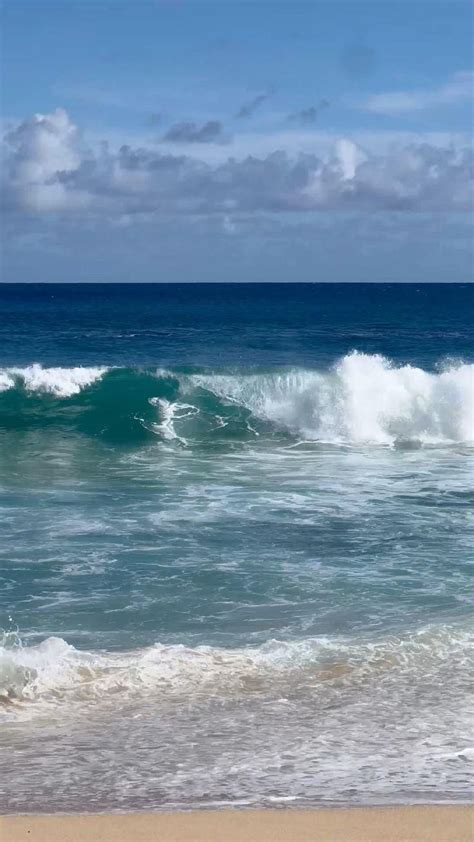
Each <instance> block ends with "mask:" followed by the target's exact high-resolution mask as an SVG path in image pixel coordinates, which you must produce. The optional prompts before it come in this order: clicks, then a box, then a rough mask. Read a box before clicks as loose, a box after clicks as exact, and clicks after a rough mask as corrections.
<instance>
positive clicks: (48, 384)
mask: <svg viewBox="0 0 474 842" xmlns="http://www.w3.org/2000/svg"><path fill="white" fill-rule="evenodd" d="M107 371H108V369H107V368H106V367H104V366H96V367H85V366H76V367H74V368H59V367H58V368H43V367H42V366H41V365H39V364H38V363H33V364H32V365H29V366H26V367H25V368H8V369H4V370H2V371H0V391H6V390H8V389H12V388H14V387H15V386H16V385H17V384H19V385H20V386H23V388H24V389H25V390H26V391H27V392H44V393H48V394H51V395H54V396H55V397H58V398H68V397H71V396H72V395H77V394H79V392H80V391H81V390H82V389H84V388H86V387H87V386H91V385H92V384H93V383H95V382H96V381H97V380H100V378H101V377H103V375H104V374H105V373H106V372H107Z"/></svg>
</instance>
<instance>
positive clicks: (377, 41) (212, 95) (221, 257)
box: [2, 0, 473, 282]
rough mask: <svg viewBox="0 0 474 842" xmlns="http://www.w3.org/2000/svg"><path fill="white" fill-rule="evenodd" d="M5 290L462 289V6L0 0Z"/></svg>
mask: <svg viewBox="0 0 474 842" xmlns="http://www.w3.org/2000/svg"><path fill="white" fill-rule="evenodd" d="M2 65H3V68H2V69H3V81H2V124H3V127H2V133H3V136H4V144H3V155H4V166H3V172H4V181H5V183H4V190H3V193H4V210H3V212H4V224H3V231H4V253H3V267H2V279H3V280H5V281H36V280H39V281H47V280H53V281H72V280H80V281H87V280H91V281H99V280H106V281H114V280H117V281H125V280H126V281H130V280H137V281H139V280H143V281H153V280H156V281H193V280H199V281H206V280H209V281H217V280H228V281H239V280H251V281H257V280H263V281H268V280H278V281H284V280H294V281H297V280H302V281H311V280H312V281H331V280H337V281H346V280H347V281H350V280H356V281H360V280H370V281H378V280H380V281H417V282H420V281H429V280H433V281H466V280H471V273H472V228H471V225H472V215H471V213H470V207H471V204H470V202H471V196H472V193H471V192H470V178H472V146H471V140H470V133H471V130H472V116H473V111H472V81H473V79H472V6H471V4H470V3H464V2H456V0H450V2H442V0H431V2H430V0H423V2H419V3H416V2H415V3H409V2H408V0H407V1H406V2H405V0H400V2H388V0H378V2H371V3H365V2H358V1H357V0H351V2H338V0H333V2H329V0H328V2H304V3H298V2H291V3H287V2H284V0H275V2H271V0H267V2H262V3H258V2H241V3H234V2H230V0H221V2H219V3H207V2H199V0H163V2H159V0H149V2H145V0H135V2H134V3H132V2H130V0H128V2H124V0H115V1H114V2H107V3H105V2H101V1H100V0H95V2H92V0H91V1H90V2H87V3H84V2H81V3H79V2H71V0H62V2H55V3H52V2H48V0H44V2H38V0H37V2H35V3H33V2H24V0H15V2H11V0H6V2H5V3H4V10H3V60H2Z"/></svg>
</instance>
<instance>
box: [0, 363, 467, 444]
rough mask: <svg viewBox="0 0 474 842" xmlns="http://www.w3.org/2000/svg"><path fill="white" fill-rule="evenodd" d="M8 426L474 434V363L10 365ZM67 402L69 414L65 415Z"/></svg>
mask: <svg viewBox="0 0 474 842" xmlns="http://www.w3.org/2000/svg"><path fill="white" fill-rule="evenodd" d="M0 392H1V395H0V425H2V424H9V425H10V426H13V425H14V424H15V423H18V424H19V425H20V426H21V425H25V424H27V423H28V419H29V421H30V422H31V423H34V424H36V425H39V424H41V421H42V419H43V420H46V421H47V423H49V424H54V423H61V424H75V425H76V426H77V427H78V428H79V429H80V430H81V431H83V432H87V433H90V434H94V435H105V436H107V435H111V436H112V437H114V436H115V438H118V439H122V440H124V441H127V440H130V442H134V441H135V442H136V441H141V440H143V439H146V438H153V437H159V438H161V439H163V440H167V441H170V440H173V439H174V440H176V441H177V442H178V443H181V444H184V445H186V444H189V443H196V442H204V441H209V440H220V439H229V438H231V439H237V440H238V439H249V438H250V439H255V438H258V437H264V438H265V437H273V438H274V437H275V436H277V437H280V438H281V437H282V436H283V437H287V438H288V437H293V438H294V437H296V438H297V439H298V440H301V439H304V440H309V441H316V442H317V441H320V442H329V443H333V444H370V443H375V444H380V445H391V444H397V443H404V442H419V443H422V444H440V443H442V444H445V443H453V442H472V441H473V439H474V365H472V364H466V363H462V362H457V363H450V364H447V363H446V364H444V365H443V366H442V367H440V369H439V370H438V371H434V372H432V371H425V370H423V369H421V368H417V367H414V366H411V365H403V366H399V365H395V364H394V363H392V362H391V361H390V360H388V359H386V358H384V357H382V356H380V355H368V354H362V353H358V352H353V353H351V354H349V355H347V356H345V357H343V358H342V359H341V360H340V361H339V362H338V363H337V364H335V365H334V366H333V367H332V368H331V369H329V370H311V369H279V370H276V371H275V370H273V371H253V372H249V371H235V370H234V371H231V372H209V371H203V372H196V371H194V372H190V371H182V370H181V371H166V370H157V371H146V370H138V369H133V370H131V369H107V368H104V367H92V368H81V367H77V368H42V367H41V366H40V365H38V364H34V365H31V366H28V367H26V368H22V369H19V368H9V369H3V370H1V371H0ZM65 403H66V404H67V407H68V412H67V413H65V412H64V406H65Z"/></svg>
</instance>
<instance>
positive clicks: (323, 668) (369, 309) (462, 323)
mask: <svg viewBox="0 0 474 842" xmlns="http://www.w3.org/2000/svg"><path fill="white" fill-rule="evenodd" d="M473 315H474V286H467V285H465V286H462V285H454V284H453V285H450V284H437V285H430V284H424V285H416V284H406V285H383V284H347V285H343V284H341V285H340V284H314V285H313V284H310V285H299V284H295V285H293V284H280V285H273V284H255V285H251V284H248V285H246V284H228V285H226V284H215V285H202V284H188V285H148V286H147V285H140V284H130V285H129V284H126V285H113V286H109V285H100V284H99V285H75V284H64V285H35V284H31V285H8V284H4V285H2V286H0V509H1V512H0V627H1V628H2V629H3V632H2V639H1V644H2V645H1V648H0V749H1V750H0V809H1V811H2V812H22V813H28V812H55V811H58V812H75V811H92V812H93V811H121V810H127V811H128V810H140V809H149V810H154V809H155V810H159V809H188V808H196V807H202V808H205V807H211V806H223V805H228V806H243V805H246V806H268V805H272V806H278V805H285V806H295V807H299V806H309V805H318V804H328V805H330V804H396V803H415V802H430V801H434V802H463V801H468V800H470V798H471V796H472V784H473V779H472V763H473V760H474V747H473V734H472V722H473V711H474V707H473V701H472V695H470V680H471V678H472V668H473V648H472V644H473V642H474V629H473V623H472V620H473V603H474V588H473V580H472V571H473V558H474V553H473V547H474V542H473V533H474V515H473V502H474V492H473V476H474V473H473V467H474V466H473V439H474V420H473V412H474V377H473V374H474V347H473V343H472V320H473Z"/></svg>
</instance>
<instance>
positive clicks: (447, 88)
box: [362, 71, 474, 116]
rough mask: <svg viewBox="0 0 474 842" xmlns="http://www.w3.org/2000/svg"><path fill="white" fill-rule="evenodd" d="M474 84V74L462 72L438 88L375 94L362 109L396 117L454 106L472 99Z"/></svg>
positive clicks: (365, 102)
mask: <svg viewBox="0 0 474 842" xmlns="http://www.w3.org/2000/svg"><path fill="white" fill-rule="evenodd" d="M473 82H474V74H473V73H472V72H469V71H462V72H460V73H455V74H454V75H453V76H452V77H451V78H450V79H449V80H448V81H447V82H445V83H444V84H443V85H440V86H439V87H437V88H431V89H429V88H414V89H412V90H407V91H388V92H386V93H379V94H373V95H372V96H369V97H368V98H367V99H366V100H365V101H364V102H363V103H362V108H363V109H364V110H366V111H372V112H373V113H375V114H386V115H388V116H391V115H394V116H395V115H398V114H403V113H408V112H413V111H422V110H425V109H428V108H436V107H437V106H443V105H452V104H455V103H458V102H463V101H467V100H469V99H472V96H473Z"/></svg>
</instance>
